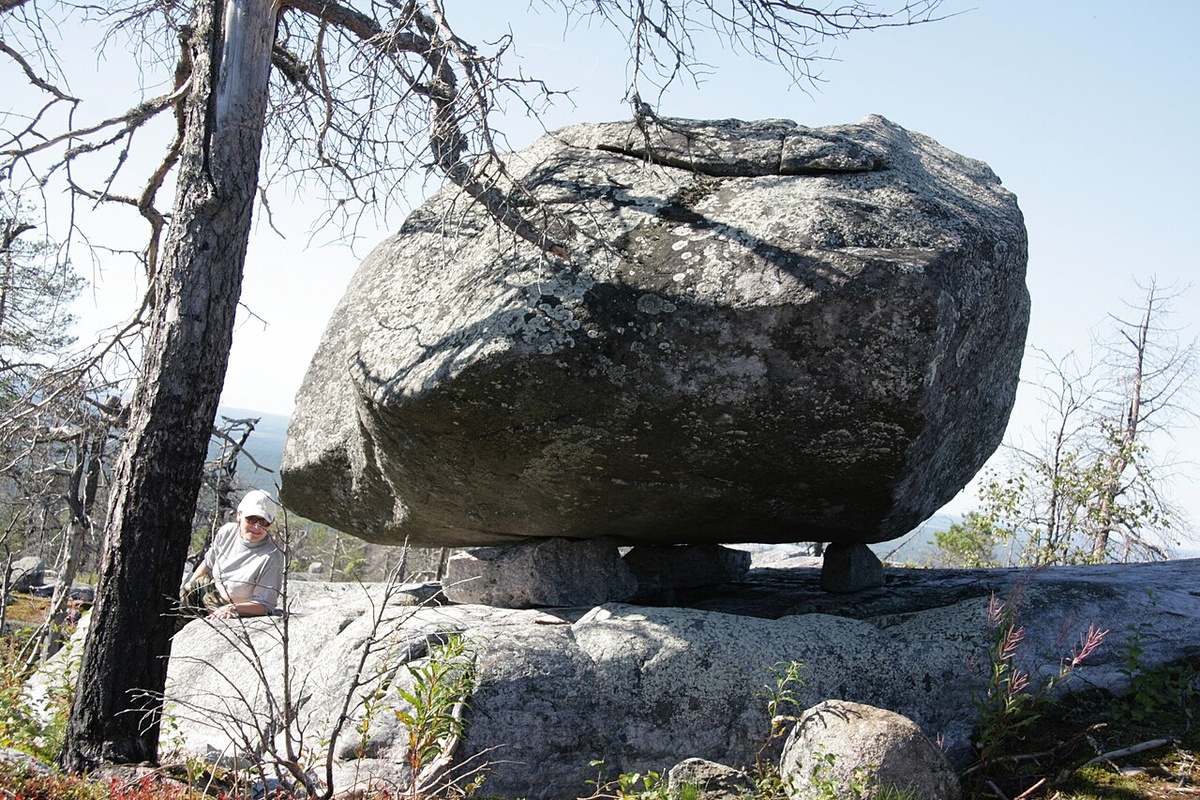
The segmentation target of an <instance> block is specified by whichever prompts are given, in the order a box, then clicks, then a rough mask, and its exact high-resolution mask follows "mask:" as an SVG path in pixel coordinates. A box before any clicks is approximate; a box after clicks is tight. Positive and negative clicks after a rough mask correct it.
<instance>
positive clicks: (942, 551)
mask: <svg viewBox="0 0 1200 800" xmlns="http://www.w3.org/2000/svg"><path fill="white" fill-rule="evenodd" d="M1011 538H1012V531H1009V530H1005V529H1003V528H1000V527H999V526H997V524H996V522H995V521H994V520H993V519H992V517H990V516H988V515H986V514H982V513H980V512H978V511H972V512H970V513H968V514H967V515H966V517H964V518H963V521H962V522H956V523H954V524H953V525H951V526H950V528H949V530H945V531H938V532H936V533H935V534H934V535H933V543H934V545H935V547H936V548H937V549H936V551H935V553H934V562H935V564H937V565H944V566H953V567H965V568H967V569H976V568H979V567H998V566H1001V564H1000V562H999V561H998V560H997V558H996V547H997V545H999V544H1001V543H1003V542H1006V541H1008V540H1010V539H1011Z"/></svg>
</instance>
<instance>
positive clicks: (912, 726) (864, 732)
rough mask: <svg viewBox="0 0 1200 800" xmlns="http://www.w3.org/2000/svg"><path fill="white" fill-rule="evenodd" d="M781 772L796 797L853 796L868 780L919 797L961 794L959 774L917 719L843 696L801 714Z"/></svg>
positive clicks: (945, 799)
mask: <svg viewBox="0 0 1200 800" xmlns="http://www.w3.org/2000/svg"><path fill="white" fill-rule="evenodd" d="M779 771H780V774H781V776H782V777H783V779H784V782H785V784H786V785H787V786H788V787H789V795H790V797H792V798H793V800H809V799H810V798H823V797H829V796H836V797H851V796H855V795H853V793H852V792H853V789H852V787H854V786H862V785H863V784H864V783H865V784H867V785H868V786H870V787H878V788H880V789H883V788H886V787H891V788H895V789H899V790H901V791H903V792H907V793H908V795H906V796H912V797H914V798H919V800H958V798H960V797H961V796H962V787H961V786H960V785H959V782H958V775H957V773H956V772H955V771H954V769H953V768H952V767H951V766H950V762H949V761H948V760H947V759H946V757H945V755H943V754H942V752H941V751H940V750H938V749H937V748H936V747H935V746H934V745H933V744H932V743H931V742H930V741H929V740H928V739H927V738H925V735H924V734H923V733H922V732H921V729H920V728H919V727H918V726H917V724H916V723H915V722H913V721H912V720H910V719H908V718H907V717H904V716H902V715H900V714H897V713H895V712H893V711H887V710H885V709H882V708H875V707H874V706H868V705H863V704H861V703H850V702H846V701H843V700H826V701H825V702H822V703H818V704H817V705H816V706H813V707H812V708H810V709H808V710H807V711H805V712H804V713H803V714H802V715H801V716H800V721H799V722H798V723H797V724H796V727H795V729H793V731H792V733H791V735H790V736H789V737H788V741H787V744H785V745H784V748H783V759H782V761H781V763H780V765H779ZM831 791H832V792H833V794H832V795H831V794H830V792H831Z"/></svg>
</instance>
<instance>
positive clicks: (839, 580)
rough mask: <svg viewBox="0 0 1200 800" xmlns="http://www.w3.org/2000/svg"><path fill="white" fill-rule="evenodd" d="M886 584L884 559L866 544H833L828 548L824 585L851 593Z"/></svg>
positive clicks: (824, 566)
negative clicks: (881, 559)
mask: <svg viewBox="0 0 1200 800" xmlns="http://www.w3.org/2000/svg"><path fill="white" fill-rule="evenodd" d="M880 586H883V562H881V561H880V560H879V557H878V556H876V555H875V553H874V552H873V551H872V550H871V548H869V547H867V546H866V545H865V544H838V543H836V542H835V543H833V544H831V545H829V547H827V548H825V563H824V564H823V565H822V567H821V588H822V589H824V590H825V591H827V592H834V593H837V594H849V593H850V592H860V591H862V590H863V589H877V588H878V587H880Z"/></svg>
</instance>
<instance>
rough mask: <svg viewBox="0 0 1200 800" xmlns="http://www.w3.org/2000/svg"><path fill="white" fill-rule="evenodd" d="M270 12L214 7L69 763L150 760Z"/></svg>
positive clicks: (244, 220) (114, 505) (110, 520)
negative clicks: (170, 614)
mask: <svg viewBox="0 0 1200 800" xmlns="http://www.w3.org/2000/svg"><path fill="white" fill-rule="evenodd" d="M276 17H277V8H276V6H275V4H274V3H272V2H264V0H227V2H223V0H207V1H206V2H201V3H200V4H199V7H198V9H197V13H196V25H195V29H194V33H193V35H192V38H191V40H190V42H189V43H188V45H187V46H188V47H190V49H191V55H192V64H193V70H192V74H191V81H192V85H191V87H190V90H189V92H188V95H187V97H186V100H185V103H186V105H185V122H184V124H185V126H186V127H185V130H186V135H185V139H184V145H183V153H182V155H181V159H180V172H179V180H178V187H177V190H176V197H175V202H174V208H173V215H172V223H171V227H170V230H169V231H168V234H167V240H166V242H165V245H164V248H163V254H162V258H161V261H160V264H159V266H158V269H157V271H156V273H155V274H154V275H152V276H151V280H152V286H153V290H154V299H153V309H154V311H153V315H152V320H151V327H150V336H149V339H148V340H147V343H146V350H145V355H144V357H143V362H142V369H141V376H140V380H139V382H138V388H137V391H136V394H135V396H134V399H133V405H132V413H131V418H130V422H129V427H128V430H127V434H126V441H125V443H124V447H123V449H122V452H121V457H120V459H119V460H118V463H117V467H116V472H115V476H114V482H113V489H112V492H111V495H110V497H111V499H110V505H109V509H108V516H107V522H106V525H105V534H104V544H103V550H102V553H101V558H100V568H99V576H98V577H99V581H98V585H97V590H96V604H95V606H94V608H93V610H92V620H91V629H90V631H89V633H88V637H87V640H86V643H85V646H84V651H83V660H82V664H81V668H80V678H79V683H78V685H77V687H76V692H75V701H74V705H73V707H72V710H71V717H70V721H69V723H68V727H67V732H66V737H65V742H64V745H63V750H62V753H61V755H60V763H61V764H62V766H63V767H64V768H66V769H68V770H71V771H75V772H78V771H81V770H83V769H87V768H89V767H91V766H94V765H95V764H96V763H98V762H113V763H132V762H142V761H150V762H154V761H156V760H157V755H158V734H159V722H160V716H161V710H162V693H163V690H164V688H165V685H166V673H167V657H168V656H169V655H170V650H171V636H172V634H173V632H174V629H175V620H174V619H173V618H172V617H171V616H169V613H168V612H169V611H170V610H171V608H172V605H173V602H174V600H175V598H176V597H177V596H178V591H179V585H180V582H181V580H182V573H183V565H184V558H185V556H186V554H187V546H188V542H189V540H190V538H191V523H192V515H193V513H194V511H195V507H196V498H197V495H198V493H199V489H200V482H201V475H202V471H203V466H204V458H205V453H206V448H207V445H208V438H209V434H210V432H211V430H212V424H213V420H214V418H215V417H216V410H217V402H218V400H219V398H220V394H221V388H222V385H223V383H224V380H225V370H226V366H227V364H228V360H229V348H230V343H231V341H232V332H233V324H234V319H235V315H236V312H237V304H238V298H239V294H240V292H241V282H242V269H243V264H244V261H245V255H246V244H247V241H248V238H249V231H250V218H251V210H252V206H253V202H254V197H255V191H256V187H257V185H258V166H259V153H260V150H261V147H262V134H263V119H264V114H265V110H266V103H267V92H268V82H269V70H270V54H271V47H272V44H273V42H274V36H275V24H276Z"/></svg>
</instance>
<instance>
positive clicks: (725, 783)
mask: <svg viewBox="0 0 1200 800" xmlns="http://www.w3.org/2000/svg"><path fill="white" fill-rule="evenodd" d="M685 786H695V787H696V788H697V789H699V790H700V791H701V793H702V794H703V796H704V799H705V800H726V799H727V798H728V800H734V798H740V797H749V796H750V795H751V794H753V792H754V781H752V780H751V779H750V776H749V775H747V774H746V773H745V772H742V771H741V770H738V769H734V768H733V767H729V766H726V765H724V764H718V763H717V762H716V761H708V760H706V759H703V758H688V759H684V760H683V761H680V762H679V763H678V764H676V765H675V766H673V767H671V771H670V772H668V773H667V793H668V794H669V795H670V796H671V797H679V795H680V793H681V792H682V791H683V787H685Z"/></svg>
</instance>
